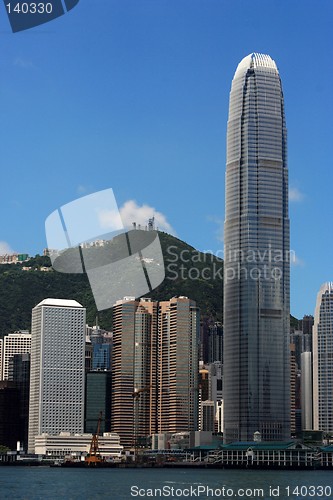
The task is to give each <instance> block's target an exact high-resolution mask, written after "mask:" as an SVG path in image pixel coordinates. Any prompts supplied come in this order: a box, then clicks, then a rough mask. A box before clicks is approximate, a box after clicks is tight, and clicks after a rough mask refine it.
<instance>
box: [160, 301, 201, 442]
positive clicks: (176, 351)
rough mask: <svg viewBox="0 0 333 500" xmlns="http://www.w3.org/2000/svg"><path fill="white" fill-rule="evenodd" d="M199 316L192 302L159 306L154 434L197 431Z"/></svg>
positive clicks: (165, 302) (166, 302)
mask: <svg viewBox="0 0 333 500" xmlns="http://www.w3.org/2000/svg"><path fill="white" fill-rule="evenodd" d="M199 325H200V313H199V308H198V307H197V306H196V303H195V301H193V300H191V299H188V298H187V297H173V298H172V299H170V300H168V301H164V302H160V303H159V317H158V353H159V356H158V432H159V433H162V432H171V433H177V432H182V431H196V430H198V417H199V409H198V390H199V387H198V371H199V361H198V352H199V333H200V330H199Z"/></svg>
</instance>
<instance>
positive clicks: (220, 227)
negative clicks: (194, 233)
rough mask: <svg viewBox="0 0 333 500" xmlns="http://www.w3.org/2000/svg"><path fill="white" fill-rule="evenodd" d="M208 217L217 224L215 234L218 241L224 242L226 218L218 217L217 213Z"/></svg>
mask: <svg viewBox="0 0 333 500" xmlns="http://www.w3.org/2000/svg"><path fill="white" fill-rule="evenodd" d="M207 219H208V220H209V221H211V222H214V223H215V224H216V225H217V229H216V231H215V236H216V238H217V240H218V241H221V242H222V243H223V242H224V220H223V219H221V217H216V216H215V215H208V217H207Z"/></svg>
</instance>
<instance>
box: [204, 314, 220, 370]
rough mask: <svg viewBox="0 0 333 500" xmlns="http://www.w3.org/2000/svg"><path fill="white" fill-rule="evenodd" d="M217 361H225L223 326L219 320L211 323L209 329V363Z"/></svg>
mask: <svg viewBox="0 0 333 500" xmlns="http://www.w3.org/2000/svg"><path fill="white" fill-rule="evenodd" d="M215 361H220V362H222V361H223V327H222V325H221V323H219V322H215V323H214V324H213V325H209V330H208V352H207V363H214V362H215Z"/></svg>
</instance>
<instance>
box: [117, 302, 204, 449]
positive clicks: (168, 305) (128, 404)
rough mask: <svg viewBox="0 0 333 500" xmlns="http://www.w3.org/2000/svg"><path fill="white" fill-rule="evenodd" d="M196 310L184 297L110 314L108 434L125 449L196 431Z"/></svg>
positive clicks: (120, 305)
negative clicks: (168, 434) (156, 436)
mask: <svg viewBox="0 0 333 500" xmlns="http://www.w3.org/2000/svg"><path fill="white" fill-rule="evenodd" d="M198 340H199V309H198V308H197V307H196V304H195V302H194V301H192V300H190V299H188V298H187V297H173V298H172V299H171V300H168V301H163V302H160V303H158V302H154V301H152V300H151V299H147V298H143V299H140V300H135V298H134V297H125V298H124V299H123V300H119V301H117V302H116V304H115V306H114V308H113V354H112V411H111V429H112V431H113V432H117V433H118V434H119V435H120V438H121V444H122V445H123V446H126V447H131V446H134V443H135V442H136V443H138V442H139V444H140V443H142V444H143V443H144V438H145V437H147V436H149V435H152V434H155V433H162V432H181V431H189V430H197V425H198V364H199V362H198Z"/></svg>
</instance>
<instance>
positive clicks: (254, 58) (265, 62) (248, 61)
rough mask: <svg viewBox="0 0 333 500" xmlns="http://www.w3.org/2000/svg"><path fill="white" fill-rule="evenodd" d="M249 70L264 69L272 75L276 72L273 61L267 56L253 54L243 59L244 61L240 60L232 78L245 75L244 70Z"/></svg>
mask: <svg viewBox="0 0 333 500" xmlns="http://www.w3.org/2000/svg"><path fill="white" fill-rule="evenodd" d="M250 68H254V69H255V68H266V69H268V70H271V71H272V72H273V73H277V72H278V69H277V66H276V63H275V61H274V60H273V59H272V58H271V57H270V56H269V55H267V54H259V53H256V52H253V53H252V54H249V55H248V56H246V57H244V59H242V60H241V62H240V63H239V64H238V66H237V69H236V72H235V76H234V78H235V77H236V76H240V75H241V74H243V73H245V72H246V70H248V69H250Z"/></svg>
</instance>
